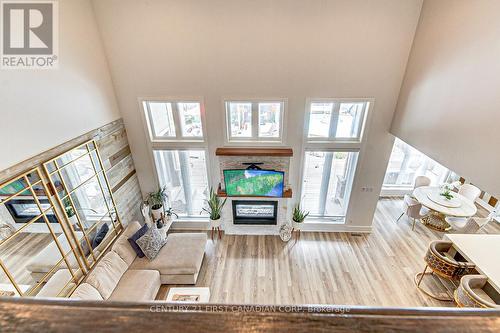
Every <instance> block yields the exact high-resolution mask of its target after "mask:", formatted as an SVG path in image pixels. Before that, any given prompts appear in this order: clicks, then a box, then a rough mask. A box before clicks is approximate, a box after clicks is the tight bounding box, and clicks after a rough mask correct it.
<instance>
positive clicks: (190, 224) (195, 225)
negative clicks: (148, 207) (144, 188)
mask: <svg viewBox="0 0 500 333" xmlns="http://www.w3.org/2000/svg"><path fill="white" fill-rule="evenodd" d="M171 229H172V230H193V231H194V230H197V231H208V230H210V224H209V222H202V221H182V222H179V221H176V222H174V223H173V224H172V227H171ZM278 230H279V229H278V227H276V226H262V227H256V226H233V227H229V228H224V233H226V234H228V235H278ZM301 230H302V231H304V232H347V233H370V232H371V231H372V227H371V226H357V225H346V224H340V223H326V222H305V223H303V225H302V228H301Z"/></svg>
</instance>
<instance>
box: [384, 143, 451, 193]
mask: <svg viewBox="0 0 500 333" xmlns="http://www.w3.org/2000/svg"><path fill="white" fill-rule="evenodd" d="M449 175H450V170H448V169H447V168H446V167H444V166H442V165H441V164H439V163H438V162H436V161H434V160H433V159H431V158H429V157H427V156H426V155H424V154H422V153H421V152H419V151H418V150H416V149H415V148H413V147H412V146H410V145H408V144H406V143H405V142H404V141H402V140H400V139H398V138H396V140H395V141H394V146H393V148H392V153H391V157H390V158H389V163H388V165H387V171H386V173H385V177H384V183H383V186H382V190H383V191H390V190H401V191H402V192H401V193H405V192H408V191H411V190H413V185H414V183H415V178H417V176H426V177H429V179H430V180H431V185H433V186H438V185H440V184H442V183H444V182H446V181H447V179H448V176H449ZM393 193H394V194H399V193H396V192H393Z"/></svg>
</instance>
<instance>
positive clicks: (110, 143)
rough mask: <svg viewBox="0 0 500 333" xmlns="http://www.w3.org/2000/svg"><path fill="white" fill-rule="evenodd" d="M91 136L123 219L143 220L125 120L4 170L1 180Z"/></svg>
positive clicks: (137, 182) (37, 164)
mask: <svg viewBox="0 0 500 333" xmlns="http://www.w3.org/2000/svg"><path fill="white" fill-rule="evenodd" d="M91 139H95V140H96V142H97V146H98V147H99V151H100V153H101V158H102V160H103V164H104V169H105V170H106V175H107V176H108V179H109V182H110V186H111V190H112V192H113V196H114V198H115V201H116V205H117V208H118V213H119V214H120V217H121V219H122V222H123V223H124V224H128V223H129V222H130V221H133V220H136V219H139V216H140V211H139V205H140V203H141V200H142V194H141V190H140V187H139V181H138V179H137V174H136V170H135V166H134V160H133V159H132V155H131V153H130V147H129V145H128V140H127V133H126V131H125V127H124V125H123V121H122V120H121V119H118V120H116V121H113V122H111V123H109V124H107V125H104V126H102V127H100V128H97V129H95V130H93V131H90V132H88V133H86V134H84V135H81V136H78V137H76V138H74V139H72V140H70V141H68V142H65V143H63V144H61V145H59V146H57V147H54V148H52V149H50V150H48V151H45V152H42V153H40V154H38V155H36V156H34V157H32V158H30V159H27V160H25V161H23V162H21V163H18V164H16V165H14V166H12V167H10V168H7V169H5V170H2V171H0V183H3V182H5V181H8V180H9V179H11V178H13V177H15V176H17V175H19V174H21V173H23V172H24V171H26V170H28V169H30V168H34V167H37V166H39V167H42V164H43V163H44V162H45V161H47V160H49V159H51V158H53V157H55V156H57V155H59V154H61V153H63V152H65V151H67V150H69V149H71V148H73V147H75V146H77V145H79V144H81V143H83V142H85V141H88V140H91Z"/></svg>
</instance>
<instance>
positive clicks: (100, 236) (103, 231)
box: [92, 224, 109, 249]
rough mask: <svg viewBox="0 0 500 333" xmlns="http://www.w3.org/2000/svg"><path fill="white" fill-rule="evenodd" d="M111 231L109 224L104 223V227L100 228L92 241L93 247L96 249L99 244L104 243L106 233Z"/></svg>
mask: <svg viewBox="0 0 500 333" xmlns="http://www.w3.org/2000/svg"><path fill="white" fill-rule="evenodd" d="M108 231H109V227H108V225H107V224H103V225H102V227H101V228H100V229H99V231H98V232H97V235H96V236H95V238H94V240H93V241H92V248H93V249H95V248H96V247H97V246H99V244H101V243H102V241H103V240H104V237H106V234H107V233H108Z"/></svg>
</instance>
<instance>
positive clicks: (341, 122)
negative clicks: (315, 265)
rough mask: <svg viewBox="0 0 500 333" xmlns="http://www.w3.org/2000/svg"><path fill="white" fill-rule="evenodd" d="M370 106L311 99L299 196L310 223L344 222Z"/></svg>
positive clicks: (350, 101) (336, 100)
mask: <svg viewBox="0 0 500 333" xmlns="http://www.w3.org/2000/svg"><path fill="white" fill-rule="evenodd" d="M369 106H370V101H368V100H359V99H354V100H346V99H314V100H310V101H308V103H307V114H306V122H305V128H304V156H303V165H302V184H301V196H300V198H301V205H302V208H303V209H305V210H306V211H308V212H309V213H310V215H309V217H308V221H307V222H311V221H314V222H316V221H319V222H336V223H344V222H345V218H346V215H347V210H348V206H349V200H350V195H351V191H352V185H353V182H354V177H355V173H356V166H357V162H358V155H359V151H360V149H361V143H362V137H363V130H364V128H363V127H364V125H365V119H366V116H367V113H368V108H369Z"/></svg>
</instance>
